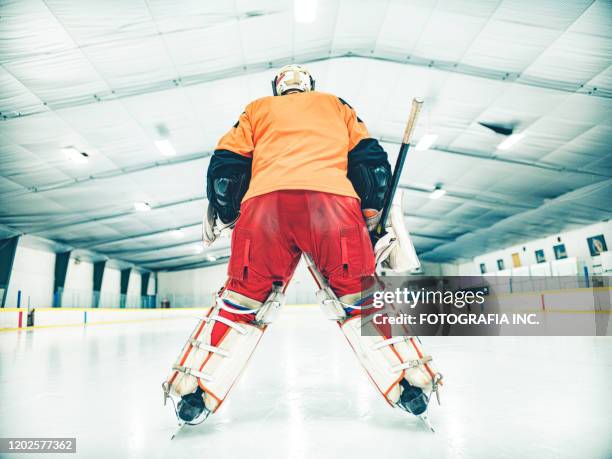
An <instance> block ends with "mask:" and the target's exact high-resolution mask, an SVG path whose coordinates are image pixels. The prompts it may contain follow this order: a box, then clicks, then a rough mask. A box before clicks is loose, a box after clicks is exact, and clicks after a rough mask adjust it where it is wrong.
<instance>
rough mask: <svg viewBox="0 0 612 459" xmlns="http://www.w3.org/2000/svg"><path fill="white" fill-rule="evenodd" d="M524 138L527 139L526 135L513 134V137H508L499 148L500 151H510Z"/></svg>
mask: <svg viewBox="0 0 612 459" xmlns="http://www.w3.org/2000/svg"><path fill="white" fill-rule="evenodd" d="M523 137H525V133H523V132H521V133H520V134H512V135H511V136H508V137H506V138H505V139H504V140H503V141H502V142H501V143H500V144H499V145H498V146H497V149H498V150H509V149H510V148H512V147H513V146H514V145H516V144H517V143H518V142H520V141H521V140H522V139H523Z"/></svg>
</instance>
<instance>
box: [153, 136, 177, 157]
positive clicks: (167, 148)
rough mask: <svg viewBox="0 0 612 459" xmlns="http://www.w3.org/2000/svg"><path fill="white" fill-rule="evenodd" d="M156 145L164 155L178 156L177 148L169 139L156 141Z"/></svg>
mask: <svg viewBox="0 0 612 459" xmlns="http://www.w3.org/2000/svg"><path fill="white" fill-rule="evenodd" d="M155 146H156V147H157V149H158V150H159V152H160V153H161V154H162V155H164V156H176V150H175V149H174V146H173V145H172V144H171V143H170V140H168V139H160V140H156V141H155Z"/></svg>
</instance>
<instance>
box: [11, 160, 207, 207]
mask: <svg viewBox="0 0 612 459" xmlns="http://www.w3.org/2000/svg"><path fill="white" fill-rule="evenodd" d="M210 156H212V152H210V151H207V152H200V153H193V154H190V155H180V156H177V157H174V158H171V159H166V160H157V161H151V162H147V163H142V164H137V165H135V166H129V167H121V168H118V169H112V170H109V171H104V172H98V173H96V174H90V175H87V176H86V177H79V178H76V179H71V180H61V181H59V182H52V183H47V184H43V185H38V186H31V187H27V188H23V189H20V190H14V191H7V192H4V193H1V194H0V198H15V197H17V196H23V195H26V194H29V193H44V192H45V191H53V190H59V189H62V188H69V187H72V186H75V185H82V184H84V183H89V182H93V181H96V180H106V179H111V178H116V177H121V176H123V175H127V174H133V173H135V172H142V171H146V170H149V169H156V168H158V167H166V166H175V165H177V164H183V163H188V162H191V161H199V160H201V159H205V158H208V157H210ZM204 172H205V171H202V173H204Z"/></svg>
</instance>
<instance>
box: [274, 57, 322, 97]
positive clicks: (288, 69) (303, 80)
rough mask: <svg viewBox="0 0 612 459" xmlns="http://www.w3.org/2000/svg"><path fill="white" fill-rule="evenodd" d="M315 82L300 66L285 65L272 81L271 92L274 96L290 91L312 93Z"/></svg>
mask: <svg viewBox="0 0 612 459" xmlns="http://www.w3.org/2000/svg"><path fill="white" fill-rule="evenodd" d="M314 88H315V81H314V80H313V78H312V76H311V75H310V72H309V71H308V70H307V69H306V68H305V67H302V66H301V65H295V64H290V65H285V66H284V67H283V68H282V69H280V70H279V72H278V73H277V74H276V76H275V77H274V80H272V92H273V93H274V95H275V96H282V95H283V94H284V93H286V92H287V91H289V90H291V89H296V90H298V91H301V92H306V91H314Z"/></svg>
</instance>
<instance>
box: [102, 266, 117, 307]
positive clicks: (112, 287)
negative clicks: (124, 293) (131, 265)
mask: <svg viewBox="0 0 612 459" xmlns="http://www.w3.org/2000/svg"><path fill="white" fill-rule="evenodd" d="M120 294H121V271H119V270H118V269H114V268H104V276H102V286H101V287H100V304H99V306H100V307H101V308H118V307H119V296H120Z"/></svg>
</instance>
